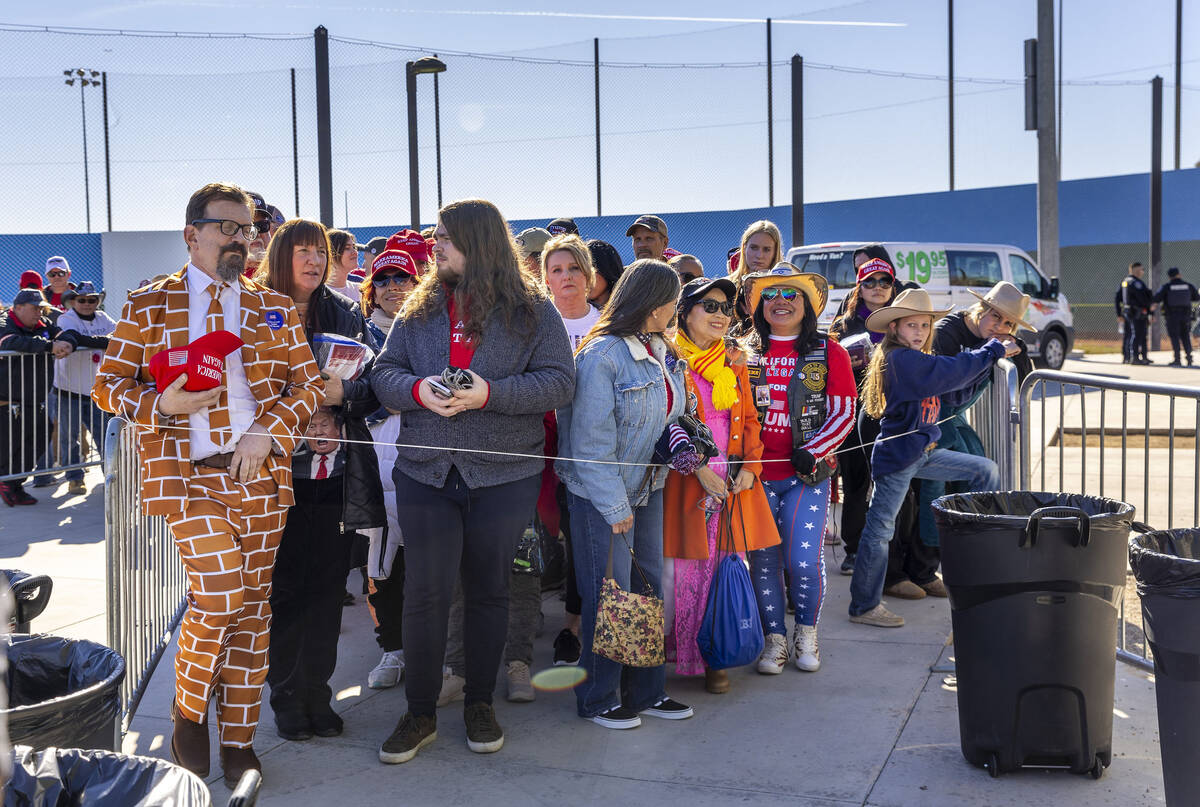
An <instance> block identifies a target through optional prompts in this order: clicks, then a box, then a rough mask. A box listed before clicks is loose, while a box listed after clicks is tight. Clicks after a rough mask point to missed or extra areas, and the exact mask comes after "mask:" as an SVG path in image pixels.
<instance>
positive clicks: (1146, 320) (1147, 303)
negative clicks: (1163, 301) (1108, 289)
mask: <svg viewBox="0 0 1200 807" xmlns="http://www.w3.org/2000/svg"><path fill="white" fill-rule="evenodd" d="M1145 272H1146V268H1145V267H1144V266H1142V264H1141V263H1140V262H1139V261H1134V262H1133V263H1131V264H1129V275H1128V276H1126V278H1125V279H1124V280H1122V281H1121V305H1122V307H1123V309H1124V312H1125V344H1126V345H1128V347H1129V350H1128V353H1129V363H1130V364H1150V363H1151V362H1150V358H1149V357H1148V356H1147V355H1146V330H1147V327H1148V326H1149V324H1150V314H1151V309H1152V308H1153V307H1154V299H1153V297H1152V296H1151V294H1150V289H1148V288H1146V284H1145V283H1143V282H1142V275H1143V274H1145Z"/></svg>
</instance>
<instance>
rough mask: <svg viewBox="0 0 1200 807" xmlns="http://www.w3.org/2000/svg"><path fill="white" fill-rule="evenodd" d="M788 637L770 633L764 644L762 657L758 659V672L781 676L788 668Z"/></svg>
mask: <svg viewBox="0 0 1200 807" xmlns="http://www.w3.org/2000/svg"><path fill="white" fill-rule="evenodd" d="M787 660H788V649H787V637H786V636H781V635H780V634H778V633H768V634H767V635H766V637H765V641H764V643H763V651H762V655H760V656H759V657H758V671H759V672H760V673H762V674H763V675H779V674H780V673H781V672H783V668H784V667H786V666H787Z"/></svg>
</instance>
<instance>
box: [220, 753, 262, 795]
mask: <svg viewBox="0 0 1200 807" xmlns="http://www.w3.org/2000/svg"><path fill="white" fill-rule="evenodd" d="M221 767H222V768H223V769H224V770H225V786H226V787H228V788H229V789H230V790H232V789H233V788H235V787H237V784H238V782H239V781H241V778H242V774H243V773H245V772H246V771H258V772H259V773H260V774H261V773H262V763H261V762H259V761H258V755H256V754H255V753H254V749H253V748H234V747H233V746H230V745H223V746H221Z"/></svg>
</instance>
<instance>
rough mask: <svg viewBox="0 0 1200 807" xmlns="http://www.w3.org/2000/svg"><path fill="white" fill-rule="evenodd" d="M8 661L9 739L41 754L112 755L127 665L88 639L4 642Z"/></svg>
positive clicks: (15, 638)
mask: <svg viewBox="0 0 1200 807" xmlns="http://www.w3.org/2000/svg"><path fill="white" fill-rule="evenodd" d="M0 641H3V642H4V647H5V649H6V654H7V656H8V671H7V675H6V684H7V687H8V708H7V709H6V710H5V713H6V714H7V716H8V734H9V737H10V739H11V740H12V741H13V742H14V743H21V744H24V745H29V746H32V747H33V748H35V749H41V748H47V747H49V746H59V747H66V748H106V749H111V748H112V744H113V741H114V739H115V737H114V732H113V725H114V721H115V720H116V718H117V715H118V714H119V713H120V708H121V700H120V686H121V682H122V681H123V680H124V679H125V660H124V659H123V658H121V655H120V654H119V653H117V652H116V651H115V650H111V649H110V648H107V647H105V646H104V645H102V644H97V643H95V642H88V641H84V640H82V639H64V638H62V637H59V636H50V635H45V634H39V635H34V636H24V635H19V634H18V635H13V636H4V637H0Z"/></svg>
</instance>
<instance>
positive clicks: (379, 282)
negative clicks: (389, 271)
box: [371, 272, 417, 289]
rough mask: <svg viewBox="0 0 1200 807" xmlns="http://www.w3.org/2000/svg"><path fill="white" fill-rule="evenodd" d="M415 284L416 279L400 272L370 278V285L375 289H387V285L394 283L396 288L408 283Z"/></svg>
mask: <svg viewBox="0 0 1200 807" xmlns="http://www.w3.org/2000/svg"><path fill="white" fill-rule="evenodd" d="M416 282H417V279H416V278H415V277H413V276H412V275H409V274H404V273H403V272H400V273H397V274H394V275H384V276H383V277H373V278H371V285H373V286H374V287H375V288H377V289H384V288H387V287H388V285H390V284H392V283H395V284H396V285H398V286H403V285H406V284H408V283H416Z"/></svg>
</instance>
